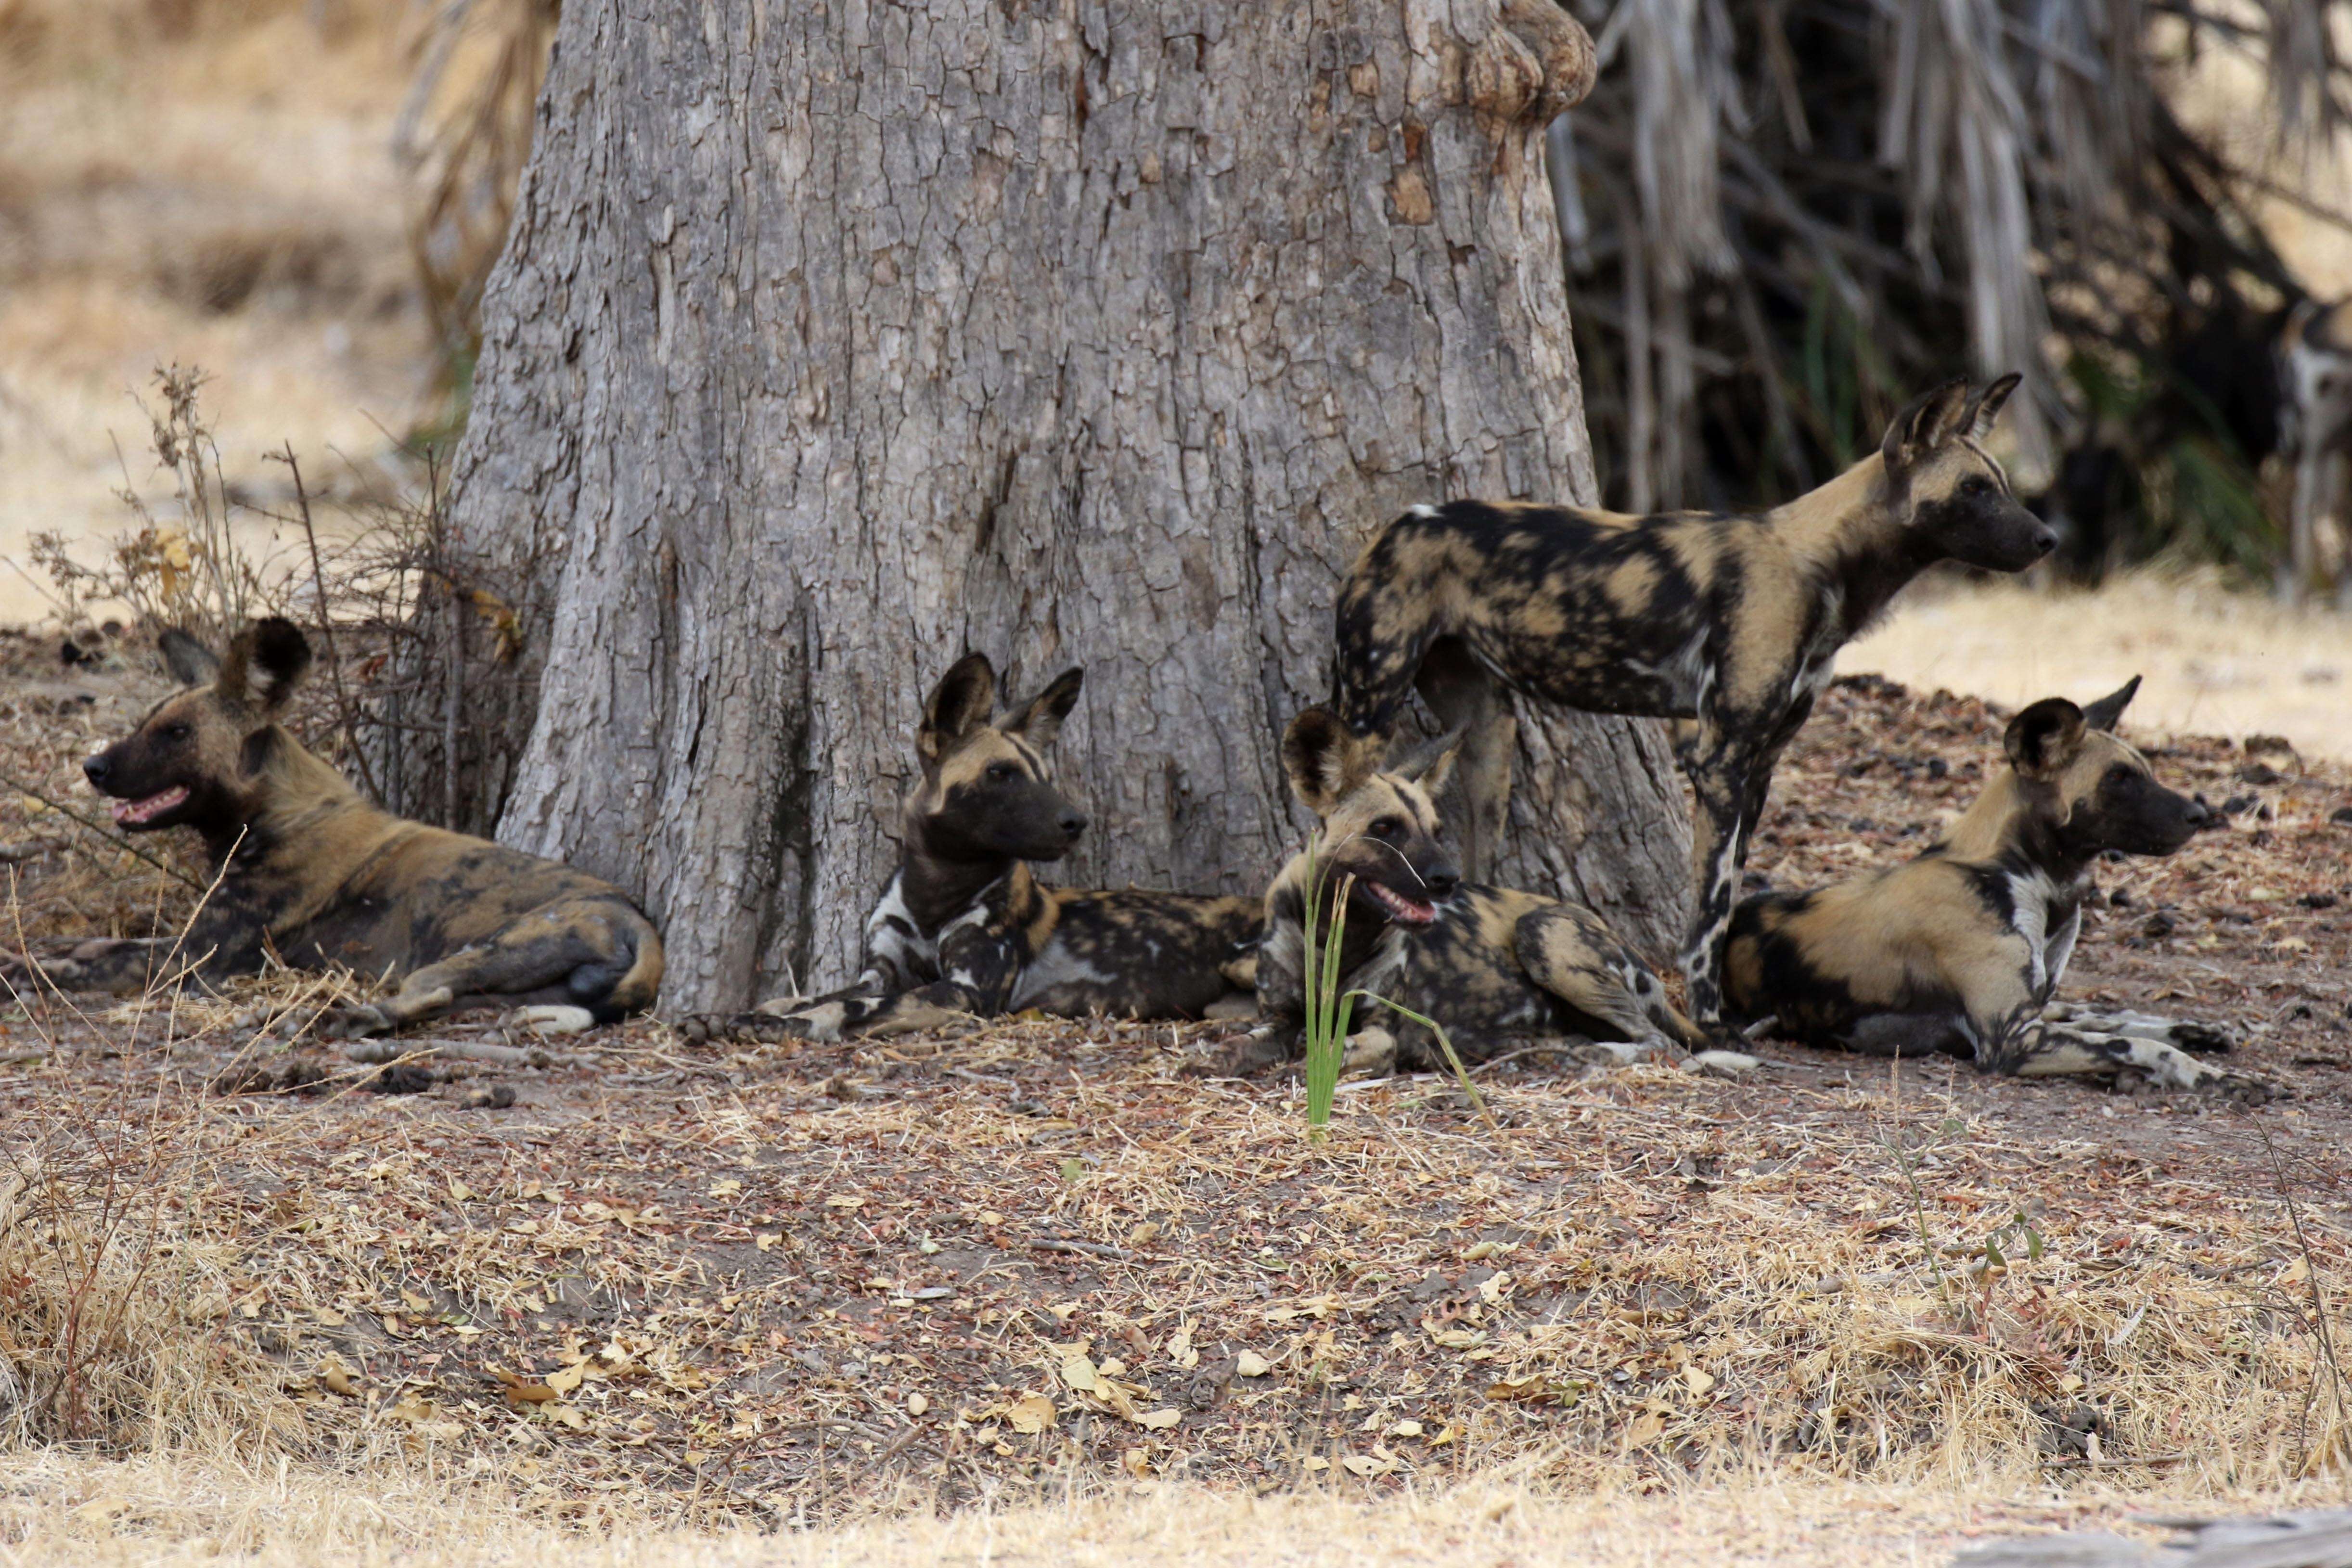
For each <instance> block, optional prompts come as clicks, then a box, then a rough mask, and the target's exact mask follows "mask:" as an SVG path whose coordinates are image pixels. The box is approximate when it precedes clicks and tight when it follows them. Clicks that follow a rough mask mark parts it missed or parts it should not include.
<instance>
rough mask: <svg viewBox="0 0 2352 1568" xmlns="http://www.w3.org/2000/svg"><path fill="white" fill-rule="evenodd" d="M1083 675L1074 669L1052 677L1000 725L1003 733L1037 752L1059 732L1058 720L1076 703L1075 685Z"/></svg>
mask: <svg viewBox="0 0 2352 1568" xmlns="http://www.w3.org/2000/svg"><path fill="white" fill-rule="evenodd" d="M1086 678H1087V672H1086V671H1085V670H1083V669H1079V668H1069V669H1066V670H1064V671H1062V673H1061V674H1059V675H1057V676H1055V677H1054V679H1052V680H1050V681H1048V682H1047V683H1046V685H1045V690H1043V691H1040V692H1039V693H1037V695H1036V696H1034V697H1032V698H1031V699H1029V700H1028V701H1026V702H1024V703H1023V704H1022V705H1021V707H1020V709H1019V710H1018V711H1016V712H1015V713H1014V714H1013V718H1012V720H1011V721H1010V722H1008V723H1006V724H1005V725H1004V727H1003V728H1004V732H1005V733H1006V734H1008V735H1018V736H1020V737H1021V738H1022V739H1023V740H1024V741H1026V742H1029V743H1030V744H1031V745H1033V746H1034V747H1036V748H1037V749H1038V750H1039V751H1044V750H1045V748H1046V747H1048V746H1050V745H1052V744H1053V743H1054V740H1055V737H1056V736H1058V735H1059V734H1061V732H1062V721H1063V720H1065V719H1066V718H1068V717H1069V716H1070V710H1071V709H1073V708H1076V706H1077V705H1078V688H1079V687H1080V686H1081V685H1083V684H1084V683H1085V681H1086Z"/></svg>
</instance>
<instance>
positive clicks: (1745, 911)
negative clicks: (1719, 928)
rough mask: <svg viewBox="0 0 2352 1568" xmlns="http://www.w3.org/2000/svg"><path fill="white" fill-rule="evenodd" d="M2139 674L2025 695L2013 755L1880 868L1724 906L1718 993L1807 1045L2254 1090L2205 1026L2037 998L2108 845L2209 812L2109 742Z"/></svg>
mask: <svg viewBox="0 0 2352 1568" xmlns="http://www.w3.org/2000/svg"><path fill="white" fill-rule="evenodd" d="M2137 689H2139V681H2138V679H2137V678H2134V679H2133V680H2132V681H2131V683H2130V684H2129V685H2127V686H2126V687H2125V688H2124V689H2122V690H2120V691H2117V692H2115V693H2113V694H2112V695H2110V696H2107V697H2105V698H2102V699H2101V700H2098V701H2096V702H2094V703H2092V704H2091V705H2090V707H2089V708H2088V709H2083V708H2077V707H2076V706H2075V705H2074V703H2072V702H2069V701H2067V700H2065V699H2063V698H2059V697H2049V698H2044V699H2043V700H2041V701H2039V702H2036V703H2034V704H2033V705H2032V707H2030V708H2028V709H2026V710H2024V711H2023V712H2021V713H2020V714H2018V716H2017V717H2016V718H2015V719H2013V720H2011V721H2010V725H2009V731H2008V733H2007V735H2006V736H2005V737H2004V742H2003V743H2004V745H2005V746H2006V748H2007V750H2008V752H2009V760H2010V766H2009V767H2008V768H2007V769H2005V770H2003V771H2002V772H2001V773H2000V775H1999V776H1998V777H1996V778H1995V779H1994V780H1993V781H1992V783H1991V784H1989V785H1988V786H1986V789H1985V792H1984V794H1982V795H1979V796H1978V797H1977V801H1976V804H1975V805H1972V806H1970V807H1969V810H1968V812H1967V813H1966V815H1964V816H1961V818H1960V819H1959V820H1958V822H1956V823H1954V824H1953V825H1952V826H1951V828H1950V830H1949V831H1948V832H1947V833H1946V834H1945V835H1944V837H1943V838H1942V839H1941V840H1939V841H1938V842H1937V843H1936V844H1935V845H1933V846H1931V847H1929V848H1928V849H1927V851H1926V852H1924V853H1923V854H1921V855H1920V856H1919V857H1918V858H1916V859H1914V860H1911V861H1909V862H1907V863H1906V864H1905V865H1901V866H1897V867H1895V868H1892V869H1890V870H1885V871H1880V872H1876V873H1874V874H1872V875H1870V876H1866V877H1862V878H1857V879H1854V880H1853V881H1850V882H1841V883H1839V884H1837V885H1836V886H1834V887H1830V888H1823V889H1820V890H1818V891H1814V892H1809V893H1780V892H1768V893H1761V894H1759V895H1757V896H1756V897H1754V898H1751V899H1748V900H1743V901H1742V902H1741V904H1740V906H1739V908H1738V911H1737V912H1736V913H1735V914H1734V915H1733V917H1732V922H1731V940H1730V943H1729V948H1728V953H1727V958H1726V961H1725V965H1724V981H1725V998H1726V1000H1727V1003H1728V1004H1729V1006H1730V1008H1731V1010H1732V1011H1733V1012H1734V1013H1735V1014H1737V1015H1739V1016H1744V1017H1748V1018H1753V1019H1758V1020H1762V1019H1765V1018H1777V1019H1778V1027H1779V1029H1780V1032H1781V1033H1783V1034H1786V1035H1789V1036H1790V1037H1794V1038H1796V1039H1800V1040H1802V1041H1804V1042H1806V1043H1808V1044H1810V1045H1815V1046H1822V1047H1831V1048H1834V1049H1843V1050H1853V1051H1862V1052H1866V1053H1868V1054H1870V1055H1873V1056H1926V1055H1929V1054H1931V1053H1935V1052H1938V1051H1942V1052H1948V1053H1950V1054H1952V1055H1955V1056H1964V1057H1969V1058H1971V1059H1973V1060H1974V1061H1975V1063H1976V1065H1977V1066H1978V1067H1979V1068H1983V1069H1984V1070H1986V1071H1989V1072H2000V1073H2010V1074H2015V1075H2019V1076H2022V1077H2028V1078H2038V1077H2048V1076H2053V1075H2056V1074H2064V1073H2099V1072H2112V1071H2114V1070H2116V1068H2137V1069H2138V1070H2140V1071H2142V1072H2145V1073H2147V1075H2148V1076H2149V1077H2150V1078H2151V1079H2155V1080H2156V1081H2157V1082H2158V1083H2160V1084H2164V1085H2167V1086H2168V1087H2171V1088H2176V1089H2195V1088H2200V1087H2212V1088H2219V1089H2223V1090H2226V1091H2229V1092H2232V1093H2240V1094H2259V1093H2260V1092H2262V1091H2261V1089H2260V1088H2259V1086H2257V1085H2255V1084H2253V1083H2252V1081H2251V1080H2249V1079H2243V1078H2240V1077H2238V1076H2237V1075H2235V1074H2232V1073H2227V1072H2222V1071H2221V1070H2219V1069H2217V1068H2210V1067H2207V1066H2205V1065H2204V1064H2202V1063H2200V1062H2198V1061H2196V1060H2194V1059H2192V1058H2189V1056H2187V1055H2186V1054H2184V1053H2185V1052H2186V1051H2190V1050H2198V1051H2210V1050H2226V1049H2228V1048H2229V1042H2228V1041H2227V1040H2226V1039H2225V1038H2223V1037H2221V1035H2220V1034H2219V1033H2218V1032H2217V1031H2214V1030H2212V1029H2210V1028H2207V1027H2205V1026H2201V1025H2196V1024H2175V1023H2168V1022H2167V1021H2166V1020H2164V1019H2161V1018H2149V1017H2145V1016H2139V1015H2136V1014H2122V1015H2101V1014H2094V1013H2089V1012H2080V1011H2074V1010H2066V1011H2063V1012H2061V1011H2057V1010H2051V1011H2049V1012H2047V1013H2046V1014H2045V1009H2048V1007H2049V1003H2050V999H2051V996H2052V994H2053V993H2054V992H2055V991H2056V990H2057V988H2058V983H2059V981H2060V980H2061V979H2062V978H2063V977H2064V975H2065V973H2066V963H2067V960H2068V959H2069V958H2070V957H2072V956H2073V954H2074V942H2075V938H2076V936H2077V935H2078V934H2079V933H2080V931H2081V930H2082V923H2083V903H2084V900H2085V899H2087V898H2089V897H2091V896H2092V893H2093V891H2094V889H2093V887H2092V878H2091V866H2092V863H2093V862H2094V861H2095V860H2096V859H2097V858H2098V857H2099V856H2100V855H2101V854H2103V853H2105V851H2108V850H2111V849H2112V850H2119V851H2121V852H2123V853H2124V854H2126V855H2169V854H2171V853H2172V852H2173V851H2174V850H2176V849H2178V848H2179V847H2181V846H2182V845H2183V844H2186V843H2187V842H2188V841H2189V837H2190V835H2192V834H2194V833H2195V832H2196V831H2197V830H2198V829H2199V828H2200V827H2205V826H2210V825H2211V823H2212V822H2213V821H2214V816H2213V814H2212V813H2211V812H2210V811H2209V810H2208V809H2207V808H2206V807H2205V805H2203V803H2201V802H2200V801H2195V800H2191V799H2189V798H2188V797H2187V796H2184V795H2178V794H2175V793H2174V792H2173V791H2171V790H2168V789H2167V788H2165V787H2164V786H2163V785H2162V784H2158V783H2157V782H2156V778H2155V775H2154V774H2153V773H2151V772H2150V771H2149V768H2148V763H2147V758H2146V757H2144V756H2142V755H2140V753H2139V752H2137V751H2135V750H2133V749H2132V748H2131V747H2130V746H2128V745H2126V744H2125V743H2124V742H2122V741H2121V740H2118V739H2117V738H2116V735H2115V733H2114V730H2115V725H2116V719H2117V717H2118V716H2120V715H2121V713H2122V712H2123V710H2124V706H2125V704H2126V703H2127V702H2129V701H2130V700H2131V698H2132V694H2133V693H2134V692H2135V691H2137Z"/></svg>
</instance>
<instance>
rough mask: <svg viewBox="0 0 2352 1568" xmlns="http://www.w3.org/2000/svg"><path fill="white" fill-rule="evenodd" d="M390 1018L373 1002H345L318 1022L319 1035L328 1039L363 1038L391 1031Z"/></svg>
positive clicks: (386, 1033)
mask: <svg viewBox="0 0 2352 1568" xmlns="http://www.w3.org/2000/svg"><path fill="white" fill-rule="evenodd" d="M392 1028H393V1024H392V1019H391V1017H390V1016H387V1015H386V1014H385V1012H384V1010H383V1008H381V1007H379V1006H377V1005H375V1004H374V1003H373V1002H347V1003H345V1004H344V1005H341V1006H340V1007H337V1008H335V1009H334V1010H333V1011H332V1012H331V1013H329V1014H328V1015H327V1016H325V1017H323V1018H322V1019H320V1023H319V1037H320V1038H321V1039H328V1040H363V1039H366V1038H367V1037H369V1036H371V1035H388V1034H390V1033H392Z"/></svg>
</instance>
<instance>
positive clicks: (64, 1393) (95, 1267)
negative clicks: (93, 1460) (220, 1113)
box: [0, 1097, 300, 1454]
mask: <svg viewBox="0 0 2352 1568" xmlns="http://www.w3.org/2000/svg"><path fill="white" fill-rule="evenodd" d="M54 1110H55V1114H54V1115H52V1116H50V1117H45V1118H42V1119H39V1120H37V1121H17V1122H16V1123H15V1131H14V1132H13V1133H12V1135H11V1139H10V1142H9V1145H8V1147H7V1148H6V1149H5V1151H0V1430H5V1434H6V1441H7V1442H8V1443H9V1444H11V1445H15V1446H23V1445H31V1444H47V1443H75V1444H95V1445H98V1446H100V1447H105V1448H109V1449H113V1450H118V1451H121V1450H161V1449H183V1450H190V1449H192V1450H195V1451H200V1452H209V1453H227V1452H235V1451H244V1452H247V1453H256V1454H258V1453H271V1452H275V1451H276V1450H277V1448H278V1446H279V1445H280V1444H281V1443H282V1442H283V1441H285V1440H286V1439H288V1438H289V1437H290V1436H292V1435H293V1434H294V1433H295V1432H296V1431H297V1430H298V1429H299V1426H300V1421H299V1415H297V1414H296V1412H295V1411H294V1410H293V1409H292V1408H291V1407H290V1406H289V1405H287V1403H286V1401H285V1400H284V1398H283V1397H282V1396H281V1395H280V1394H278V1390H277V1388H276V1384H275V1379H273V1378H272V1377H270V1376H269V1375H268V1372H267V1369H266V1364H265V1363H264V1362H263V1360H262V1358H261V1357H260V1356H259V1355H257V1353H256V1352H254V1350H253V1349H252V1347H251V1346H250V1345H248V1344H246V1343H243V1342H239V1341H237V1340H236V1339H235V1338H234V1337H232V1336H230V1335H228V1334H226V1332H224V1329H225V1326H226V1320H227V1318H228V1316H229V1312H230V1304H231V1298H232V1295H233V1292H232V1290H231V1289H230V1288H229V1279H230V1274H229V1265H230V1263H231V1262H232V1260H233V1259H234V1258H236V1252H237V1248H236V1244H235V1242H234V1241H233V1240H231V1239H229V1238H228V1237H226V1235H224V1234H223V1232H224V1231H225V1230H226V1229H232V1228H233V1223H225V1222H224V1219H223V1216H221V1215H217V1214H215V1213H213V1212H211V1211H210V1210H209V1209H207V1208H206V1206H205V1205H204V1203H203V1202H202V1199H201V1196H200V1194H201V1191H202V1188H201V1186H200V1184H197V1183H196V1182H195V1181H194V1177H195V1175H196V1173H197V1167H198V1164H199V1146H200V1140H199V1139H198V1138H197V1137H196V1136H195V1132H194V1120H195V1118H196V1117H197V1116H199V1115H200V1114H201V1112H200V1110H197V1109H196V1108H192V1107H190V1106H188V1105H186V1104H185V1103H183V1102H180V1101H178V1100H177V1097H160V1098H157V1099H155V1100H152V1101H151V1102H149V1103H147V1104H145V1105H142V1106H122V1105H115V1106H109V1107H104V1108H90V1107H76V1106H74V1105H71V1104H68V1103H61V1104H59V1105H58V1106H56V1107H55V1108H54Z"/></svg>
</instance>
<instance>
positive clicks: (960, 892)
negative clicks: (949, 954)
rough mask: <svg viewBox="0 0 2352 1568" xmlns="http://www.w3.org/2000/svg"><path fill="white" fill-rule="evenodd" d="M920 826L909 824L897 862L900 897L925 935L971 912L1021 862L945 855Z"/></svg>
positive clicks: (966, 855)
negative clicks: (903, 848)
mask: <svg viewBox="0 0 2352 1568" xmlns="http://www.w3.org/2000/svg"><path fill="white" fill-rule="evenodd" d="M928 840H929V836H928V835H926V834H925V833H924V832H923V830H922V827H921V825H920V824H909V825H908V834H907V847H906V852H905V853H904V854H903V855H902V856H900V858H899V860H898V898H899V901H901V902H902V903H904V904H905V905H906V906H907V912H908V914H909V915H912V916H913V917H914V920H915V925H916V928H917V929H918V930H919V931H923V932H924V933H925V934H926V935H928V934H929V933H930V932H933V931H938V930H939V929H940V927H941V926H943V925H945V924H947V923H948V921H951V920H953V919H955V918H956V916H958V915H960V914H961V913H963V911H964V910H968V909H970V908H971V904H972V900H975V899H977V898H979V897H980V895H981V894H982V893H983V892H985V891H986V890H987V889H989V887H990V886H991V885H992V884H993V883H996V882H998V881H1001V880H1003V879H1004V878H1005V877H1007V876H1010V875H1011V874H1012V873H1013V869H1014V868H1016V867H1019V866H1020V865H1021V864H1022V863H1021V862H1020V861H1018V860H1015V859H1014V858H1013V857H1012V856H1010V855H984V856H973V855H971V854H969V853H966V854H962V855H943V854H940V852H939V850H938V849H937V847H934V846H933V845H932V844H930V843H929V841H928Z"/></svg>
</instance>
